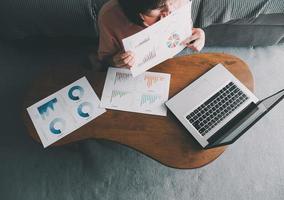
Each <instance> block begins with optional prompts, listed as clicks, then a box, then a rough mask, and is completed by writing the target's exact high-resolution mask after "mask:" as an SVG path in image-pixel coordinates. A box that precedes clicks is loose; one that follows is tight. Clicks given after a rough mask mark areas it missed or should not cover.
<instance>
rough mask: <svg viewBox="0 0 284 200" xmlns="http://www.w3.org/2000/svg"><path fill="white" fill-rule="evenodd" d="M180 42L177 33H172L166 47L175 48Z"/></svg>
mask: <svg viewBox="0 0 284 200" xmlns="http://www.w3.org/2000/svg"><path fill="white" fill-rule="evenodd" d="M179 42H180V37H179V35H178V34H177V33H172V34H171V35H170V37H168V40H167V46H168V47H169V48H175V47H176V46H177V45H178V44H179Z"/></svg>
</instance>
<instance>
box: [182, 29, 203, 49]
mask: <svg viewBox="0 0 284 200" xmlns="http://www.w3.org/2000/svg"><path fill="white" fill-rule="evenodd" d="M182 44H183V45H185V46H187V47H188V48H190V49H192V50H194V51H201V49H202V48H203V47H204V44H205V33H204V31H203V30H202V29H200V28H193V29H192V35H191V36H190V37H189V38H187V39H186V40H184V41H183V42H182Z"/></svg>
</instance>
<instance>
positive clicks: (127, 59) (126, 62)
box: [112, 51, 135, 69]
mask: <svg viewBox="0 0 284 200" xmlns="http://www.w3.org/2000/svg"><path fill="white" fill-rule="evenodd" d="M112 62H113V65H114V66H116V67H126V68H128V69H130V68H131V67H132V66H133V65H134V62H135V59H134V54H133V53H132V52H131V51H127V52H119V53H117V54H115V55H114V56H113V58H112Z"/></svg>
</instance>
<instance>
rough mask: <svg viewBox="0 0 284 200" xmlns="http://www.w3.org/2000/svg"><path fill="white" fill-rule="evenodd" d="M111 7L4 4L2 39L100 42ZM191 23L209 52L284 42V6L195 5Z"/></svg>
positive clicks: (30, 1)
mask: <svg viewBox="0 0 284 200" xmlns="http://www.w3.org/2000/svg"><path fill="white" fill-rule="evenodd" d="M106 1H107V0H80V1H77V0H61V1H57V0H49V1H46V0H37V1H34V0H26V1H24V3H23V2H22V1H19V0H18V1H17V0H14V1H8V0H6V1H1V2H0V27H1V28H0V38H2V39H6V40H7V39H8V40H11V39H22V38H26V37H41V36H44V37H46V36H47V37H66V36H68V37H70V36H71V37H85V38H90V39H92V40H94V41H97V39H98V26H97V16H98V12H99V10H100V8H101V6H102V5H103V4H104V3H105V2H106ZM192 18H193V22H194V26H195V27H201V28H204V29H205V31H206V35H207V37H206V40H207V41H206V45H207V46H216V45H221V46H257V45H273V44H277V43H279V42H283V38H284V36H283V33H284V1H282V0H269V1H267V0H253V1H251V0H193V6H192ZM272 30H273V31H272ZM271 34H272V35H271Z"/></svg>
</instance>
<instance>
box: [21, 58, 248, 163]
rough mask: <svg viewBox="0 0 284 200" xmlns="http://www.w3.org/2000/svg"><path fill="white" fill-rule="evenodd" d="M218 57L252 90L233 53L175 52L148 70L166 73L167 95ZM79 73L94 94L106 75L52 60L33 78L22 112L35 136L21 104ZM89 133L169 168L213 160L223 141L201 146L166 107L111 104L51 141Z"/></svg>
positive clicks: (84, 136) (99, 90)
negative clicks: (145, 110) (143, 110)
mask: <svg viewBox="0 0 284 200" xmlns="http://www.w3.org/2000/svg"><path fill="white" fill-rule="evenodd" d="M218 63H222V64H223V65H224V66H225V67H226V68H227V69H228V70H229V71H230V72H231V73H233V74H234V75H235V76H236V77H237V78H238V79H239V80H240V81H241V82H243V83H244V84H245V85H246V86H247V87H248V88H249V89H250V90H251V91H253V89H254V81H253V76H252V73H251V71H250V70H249V68H248V66H247V65H246V64H245V63H244V62H243V61H242V60H240V59H239V58H237V57H235V56H232V55H228V54H222V53H207V54H194V55H189V56H183V57H176V58H173V59H169V60H167V61H165V62H163V63H161V64H160V65H158V66H156V67H154V68H152V69H151V70H150V71H153V72H165V73H170V74H171V85H170V92H169V97H172V96H173V95H175V94H177V93H178V92H179V91H181V90H182V89H183V88H184V87H186V86H187V85H188V84H190V83H191V82H192V81H194V80H195V79H197V78H198V77H199V76H201V75H202V74H203V73H205V72H206V71H208V70H209V69H210V68H212V67H213V66H215V65H216V64H218ZM82 76H86V77H87V79H88V80H89V82H90V84H91V85H92V86H93V88H94V90H95V91H96V93H97V95H98V96H99V97H100V96H101V94H102V89H103V86H104V80H105V77H106V71H105V70H104V71H98V70H94V69H92V70H91V69H89V70H87V69H84V68H82V67H74V66H53V67H50V68H48V70H47V71H46V73H44V74H43V76H42V77H40V78H39V79H38V80H35V82H34V84H33V85H32V88H31V89H30V91H29V93H28V94H27V96H26V99H25V102H24V112H23V119H24V122H25V124H26V126H27V128H28V133H29V134H30V136H31V137H32V138H33V139H35V140H36V141H38V142H40V140H39V137H38V135H37V133H36V130H35V128H34V126H33V124H32V121H31V120H30V118H29V116H28V114H27V111H26V108H27V107H28V106H30V105H32V104H34V103H36V102H37V101H39V100H41V99H43V98H45V97H47V96H48V95H50V94H52V93H54V92H56V91H57V90H59V89H61V88H63V87H64V86H66V85H68V84H70V83H72V82H73V81H75V80H77V79H79V78H81V77H82ZM90 138H93V139H97V140H101V139H102V140H109V141H113V142H117V143H120V144H123V145H126V146H128V147H130V148H133V149H135V150H137V151H139V152H141V153H143V154H145V155H147V156H149V157H151V158H153V159H155V160H157V161H159V162H161V163H162V164H164V165H166V166H170V167H174V168H187V169H189V168H197V167H201V166H204V165H206V164H208V163H210V162H211V161H213V160H215V159H216V158H217V157H218V156H219V155H220V154H222V153H223V152H224V150H225V149H226V147H218V148H214V149H208V150H204V149H202V148H201V146H199V144H198V143H197V142H196V141H195V140H194V138H193V137H192V136H191V135H190V134H188V133H187V130H186V129H185V128H184V127H183V126H182V125H181V123H179V121H178V120H177V119H176V118H175V116H174V115H173V114H172V113H171V112H170V111H168V115H167V117H161V116H153V115H146V114H138V113H131V112H123V111H116V110H107V112H106V113H104V114H103V115H101V116H99V117H98V118H96V119H94V120H93V121H91V122H90V123H88V124H86V125H84V126H83V127H81V128H79V129H78V130H76V131H74V132H73V133H71V134H69V135H68V136H66V137H64V138H62V139H61V140H59V141H58V142H56V143H54V144H53V145H52V146H58V145H64V144H68V143H71V142H75V141H79V140H84V139H90ZM49 148H50V147H49Z"/></svg>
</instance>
